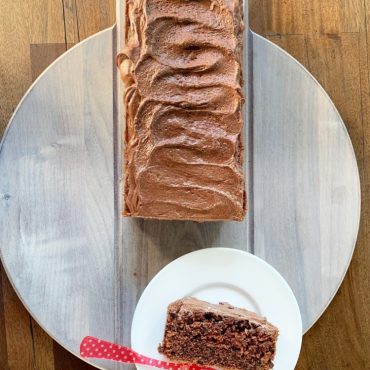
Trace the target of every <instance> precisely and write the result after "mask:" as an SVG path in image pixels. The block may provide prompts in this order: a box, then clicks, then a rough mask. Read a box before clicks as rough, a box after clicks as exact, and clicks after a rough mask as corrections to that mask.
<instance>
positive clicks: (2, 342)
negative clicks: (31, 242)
mask: <svg viewBox="0 0 370 370" xmlns="http://www.w3.org/2000/svg"><path fill="white" fill-rule="evenodd" d="M2 270H3V267H2V266H1V264H0V333H2V334H1V335H0V369H5V370H7V369H8V353H7V340H6V327H5V311H4V309H5V306H4V293H3V280H4V278H3V272H2Z"/></svg>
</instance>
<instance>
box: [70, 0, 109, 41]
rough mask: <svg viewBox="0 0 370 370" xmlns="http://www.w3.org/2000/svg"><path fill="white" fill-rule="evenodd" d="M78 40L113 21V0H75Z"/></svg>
mask: <svg viewBox="0 0 370 370" xmlns="http://www.w3.org/2000/svg"><path fill="white" fill-rule="evenodd" d="M76 7H77V20H78V32H79V36H80V40H83V39H85V38H86V37H89V36H91V35H93V34H94V33H96V32H97V31H99V30H103V29H104V28H107V27H110V26H112V25H113V23H114V22H115V17H116V6H115V0H76Z"/></svg>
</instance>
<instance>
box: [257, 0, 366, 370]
mask: <svg viewBox="0 0 370 370" xmlns="http://www.w3.org/2000/svg"><path fill="white" fill-rule="evenodd" d="M269 2H270V4H271V6H272V7H274V8H277V9H281V8H282V7H284V6H285V7H286V6H287V4H290V5H291V6H289V9H290V10H289V11H290V13H289V14H280V15H277V14H272V13H271V10H270V9H268V8H267V7H261V6H260V1H258V0H253V1H251V2H250V10H251V27H252V29H254V30H255V31H256V32H258V33H260V34H262V35H265V36H266V37H268V38H269V39H270V40H271V41H273V42H275V43H277V44H278V45H280V46H281V47H283V48H284V49H285V50H287V51H288V52H290V53H292V54H293V55H295V56H296V57H297V58H298V60H299V61H300V62H301V63H303V65H304V66H306V67H307V68H308V70H309V71H310V72H312V73H313V74H314V76H315V77H316V78H317V79H318V80H319V82H320V83H321V84H322V85H323V86H324V88H325V89H326V90H327V91H328V93H329V95H330V96H331V98H332V99H333V101H334V103H335V104H336V106H337V107H338V109H339V111H340V113H341V115H342V117H343V119H344V122H345V123H346V126H347V129H348V131H349V134H350V136H351V139H352V142H353V144H354V149H355V152H356V156H357V161H358V165H359V169H360V176H361V188H362V189H361V190H362V217H361V227H360V234H359V238H358V241H357V247H356V250H355V254H354V258H353V260H352V263H351V266H350V269H349V272H348V274H347V275H346V277H345V280H344V283H343V285H342V287H341V288H340V290H339V292H338V294H337V295H336V297H335V299H334V301H333V303H332V304H331V305H330V306H329V308H328V310H327V311H326V312H325V313H324V315H323V317H322V318H321V319H320V320H319V322H318V323H317V324H316V325H315V326H314V327H313V328H312V329H311V330H310V331H309V332H308V333H307V334H306V335H305V337H304V345H303V348H302V354H301V358H300V362H299V364H298V366H297V369H302V370H303V369H320V370H321V369H323V370H331V369H355V370H360V369H370V365H369V362H370V350H369V346H368V345H367V343H368V342H369V340H370V322H369V307H370V297H369V294H368V291H369V289H370V275H369V266H370V251H369V248H368V246H369V243H370V233H369V230H370V229H369V216H370V214H369V212H370V198H369V189H370V178H369V173H370V161H369V159H370V156H369V154H370V141H369V138H370V131H369V128H370V126H369V125H370V100H369V92H370V90H369V70H370V66H369V58H368V56H369V52H370V45H369V41H368V40H370V39H369V36H370V35H369V22H370V2H369V1H362V0H344V1H341V0H338V1H336V0H331V1H328V2H322V1H310V0H302V1H301V2H300V3H301V4H300V5H299V6H293V4H294V5H296V1H295V0H290V1H283V0H271V1H269ZM320 8H321V9H320ZM253 15H255V16H253ZM302 15H306V17H304V18H305V22H306V25H305V27H304V28H303V29H302V28H301V27H299V28H297V27H292V28H291V29H290V30H289V32H287V28H286V26H284V22H285V19H286V18H287V17H289V18H290V19H302ZM332 353H336V355H335V356H332V355H330V354H332ZM313 354H315V355H313Z"/></svg>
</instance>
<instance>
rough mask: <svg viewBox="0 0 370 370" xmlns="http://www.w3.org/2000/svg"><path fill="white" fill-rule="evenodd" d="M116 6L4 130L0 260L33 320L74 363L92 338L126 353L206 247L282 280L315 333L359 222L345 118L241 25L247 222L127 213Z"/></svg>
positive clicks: (297, 68) (289, 61) (299, 71)
mask: <svg viewBox="0 0 370 370" xmlns="http://www.w3.org/2000/svg"><path fill="white" fill-rule="evenodd" d="M122 2H123V1H120V2H119V4H118V15H119V17H118V24H117V25H116V26H114V27H113V28H111V29H107V30H105V31H103V32H101V33H99V34H97V35H95V36H93V37H92V38H90V39H88V40H86V41H85V42H83V43H81V44H79V45H77V46H76V47H75V48H73V49H71V50H70V51H69V52H67V53H66V54H65V55H64V56H63V57H61V58H60V59H59V60H57V61H56V62H55V63H54V64H52V65H51V66H50V67H49V68H48V69H47V70H46V71H45V72H44V73H43V75H42V76H41V77H40V78H39V79H38V80H37V81H36V82H35V84H34V85H33V86H32V87H31V89H30V90H29V92H28V93H27V94H26V95H25V97H24V98H23V100H22V102H21V103H20V105H19V107H18V108H17V110H16V112H15V113H14V116H13V118H12V120H11V122H10V124H9V127H8V130H7V132H6V134H5V136H4V140H3V143H2V145H1V147H0V252H1V258H2V261H3V263H4V266H5V269H6V270H7V273H8V276H9V278H10V280H11V281H12V283H13V285H14V288H15V289H16V291H17V292H18V294H19V296H20V298H21V300H22V301H23V303H24V305H25V306H26V307H27V308H28V310H29V311H30V313H31V314H32V315H33V317H34V318H35V319H36V320H37V321H38V322H39V324H40V325H41V326H42V327H43V328H44V329H45V330H46V331H47V332H48V333H49V334H50V335H51V336H52V337H53V338H54V339H55V340H56V341H58V342H59V343H60V344H61V345H63V346H64V347H66V348H67V349H68V350H70V351H71V352H73V353H75V354H76V355H78V352H79V343H80V341H81V339H82V338H83V337H84V336H85V335H92V336H96V337H100V338H102V339H106V340H108V341H114V342H117V343H121V344H124V345H130V340H129V338H130V329H131V320H132V316H133V313H134V309H135V306H136V302H137V301H138V299H139V297H140V294H141V292H142V291H143V289H144V288H145V286H146V285H147V283H148V282H149V280H150V279H151V278H152V277H153V276H154V275H155V274H156V273H157V272H158V271H159V270H160V269H161V268H162V267H163V266H165V265H166V264H167V263H169V262H170V261H172V260H174V259H175V258H177V257H179V256H181V255H183V254H185V253H188V252H190V251H193V250H197V249H200V248H208V247H231V248H239V249H243V250H246V251H249V252H252V253H254V254H255V255H257V256H259V257H261V258H263V259H264V260H266V261H267V262H269V263H270V264H271V265H273V266H274V267H275V268H276V269H277V270H278V271H279V272H280V273H281V274H282V275H283V276H284V277H285V279H286V280H287V281H288V283H289V284H290V286H291V287H292V289H293V291H294V293H295V295H296V297H297V300H298V302H299V305H300V309H301V312H302V317H303V327H304V329H305V331H306V330H308V329H309V328H310V327H311V326H312V325H313V323H314V322H315V321H316V320H317V319H318V318H319V317H320V315H321V314H322V313H323V311H324V310H325V308H326V307H327V306H328V304H329V303H330V301H331V299H332V298H333V296H334V295H335V293H336V291H337V290H338V288H339V286H340V284H341V282H342V279H343V277H344V274H345V273H346V271H347V268H348V265H349V263H350V260H351V257H352V253H353V249H354V246H355V242H356V238H357V231H358V226H359V218H360V184H359V174H358V169H357V164H356V159H355V155H354V151H353V148H352V144H351V141H350V139H349V136H348V134H347V131H346V129H345V126H344V124H343V122H342V120H341V117H340V116H339V114H338V112H337V110H336V109H335V107H334V105H333V103H332V102H331V100H330V99H329V97H328V95H327V94H326V93H325V91H324V90H323V89H322V88H321V87H320V85H319V84H318V83H317V81H316V80H315V79H314V78H313V77H312V76H311V75H310V74H309V73H308V72H307V71H306V70H305V69H304V68H303V67H302V66H301V65H300V64H299V63H298V62H297V61H295V60H294V59H293V58H292V57H291V56H290V55H288V54H286V53H285V52H284V51H283V50H281V49H279V48H278V47H277V46H275V45H273V44H271V43H270V42H268V41H267V40H265V39H263V38H262V37H260V36H258V35H256V34H253V33H252V32H250V31H249V32H248V31H247V32H246V37H245V38H246V46H245V50H246V54H245V68H244V69H245V71H246V72H248V73H246V77H247V83H246V95H247V104H246V106H247V109H246V117H245V122H246V125H245V130H246V131H245V133H246V146H247V147H248V150H247V153H246V161H245V163H246V169H245V170H246V177H247V182H248V197H249V212H248V216H247V218H246V220H245V221H244V222H243V223H235V222H218V223H203V224H199V223H194V222H166V221H153V220H151V221H150V220H140V219H127V218H126V219H122V218H121V217H120V204H121V202H122V199H121V196H120V178H121V168H122V165H121V140H120V137H121V129H122V126H123V122H122V117H123V114H122V113H121V111H120V110H121V105H122V104H121V97H122V91H121V85H120V83H119V77H118V74H117V71H116V68H115V63H114V60H115V55H116V53H117V50H118V49H119V48H120V47H121V46H122V40H121V33H122V29H123V28H122V23H121V20H122V19H123V16H122V15H123V9H122ZM246 8H247V7H246ZM220 298H221V299H222V297H220ZM276 304H277V305H278V304H279V302H276ZM91 363H93V364H94V365H96V366H101V367H103V366H104V368H106V369H120V368H124V367H125V366H124V365H117V364H113V363H111V364H104V365H103V363H101V362H99V361H91Z"/></svg>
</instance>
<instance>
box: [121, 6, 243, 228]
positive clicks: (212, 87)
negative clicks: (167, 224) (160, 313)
mask: <svg viewBox="0 0 370 370" xmlns="http://www.w3.org/2000/svg"><path fill="white" fill-rule="evenodd" d="M242 14H243V13H242V5H241V0H126V28H125V41H126V42H125V44H126V47H125V49H124V50H123V51H122V52H121V53H120V55H119V56H118V65H119V68H120V72H121V77H122V81H123V83H124V85H125V97H124V103H125V108H126V128H125V154H124V156H125V161H124V162H125V169H124V173H125V179H124V193H125V194H124V195H125V197H124V199H125V205H124V215H125V216H132V217H144V218H156V219H169V220H195V221H216V220H239V221H240V220H242V219H243V218H244V215H245V207H246V206H245V203H246V202H245V181H244V175H243V168H242V164H243V158H242V157H243V144H242V128H243V117H242V104H243V101H244V99H243V94H242V80H243V79H242V70H241V61H242V41H243V18H242Z"/></svg>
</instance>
